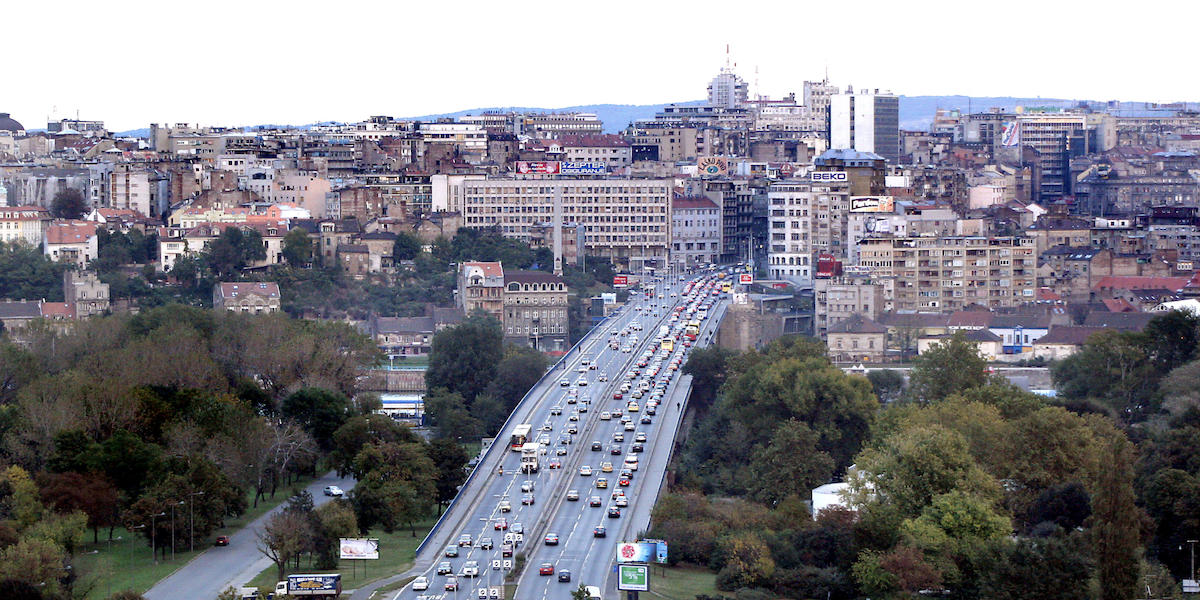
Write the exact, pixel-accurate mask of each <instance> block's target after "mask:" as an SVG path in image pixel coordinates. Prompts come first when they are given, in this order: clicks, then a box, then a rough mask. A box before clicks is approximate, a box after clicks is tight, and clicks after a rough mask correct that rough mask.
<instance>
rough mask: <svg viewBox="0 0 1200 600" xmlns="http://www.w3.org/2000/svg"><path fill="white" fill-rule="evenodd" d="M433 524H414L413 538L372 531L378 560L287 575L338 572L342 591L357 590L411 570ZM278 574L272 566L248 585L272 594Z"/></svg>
mask: <svg viewBox="0 0 1200 600" xmlns="http://www.w3.org/2000/svg"><path fill="white" fill-rule="evenodd" d="M436 522H437V519H436V518H435V517H432V516H431V517H430V518H429V519H427V520H425V521H422V522H420V523H417V535H416V537H414V536H413V534H412V531H411V530H410V529H409V528H408V527H404V528H403V529H399V530H397V531H396V532H395V533H391V534H387V533H384V532H383V531H382V530H376V531H372V532H371V533H370V534H369V535H367V537H369V538H379V560H358V561H352V560H343V561H341V565H339V566H338V568H337V569H336V570H334V571H320V570H315V569H312V568H311V567H306V566H301V567H300V568H299V569H289V570H288V571H287V572H288V573H341V574H342V588H343V589H347V590H353V589H358V588H360V587H362V586H364V585H366V584H368V583H370V582H372V581H375V580H377V579H383V578H384V577H391V576H392V575H395V574H397V573H402V572H404V571H407V570H408V569H409V568H410V567H412V564H413V560H415V558H416V554H417V546H418V545H419V544H420V543H421V541H422V540H424V539H425V535H426V534H428V533H429V530H430V529H431V528H432V527H433V524H434V523H436ZM304 562H307V560H303V561H302V563H304ZM278 574H279V572H278V571H277V570H276V569H275V565H271V566H270V567H269V568H268V569H267V570H265V571H263V572H262V573H259V574H258V576H257V577H255V578H254V579H253V580H252V581H251V582H250V583H249V585H250V586H253V587H257V588H259V589H260V590H263V594H264V595H265V594H266V592H268V591H270V592H273V591H275V583H276V582H277V581H279V579H278V577H277V576H278Z"/></svg>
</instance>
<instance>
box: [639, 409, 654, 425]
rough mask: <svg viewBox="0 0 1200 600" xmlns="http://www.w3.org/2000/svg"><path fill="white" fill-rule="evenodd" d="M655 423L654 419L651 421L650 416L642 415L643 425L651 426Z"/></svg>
mask: <svg viewBox="0 0 1200 600" xmlns="http://www.w3.org/2000/svg"><path fill="white" fill-rule="evenodd" d="M646 410H650V409H649V408H647V409H646ZM653 422H654V419H651V418H650V415H642V425H649V424H651V423H653Z"/></svg>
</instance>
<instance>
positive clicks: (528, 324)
mask: <svg viewBox="0 0 1200 600" xmlns="http://www.w3.org/2000/svg"><path fill="white" fill-rule="evenodd" d="M567 301H568V300H567V284H565V283H563V280H562V278H560V277H558V276H556V275H551V274H549V273H545V272H542V271H505V272H504V312H503V318H502V323H503V327H504V339H505V341H507V342H510V343H514V344H524V345H526V346H529V347H531V348H535V349H537V350H541V351H543V352H566V351H567V350H568V349H570V347H571V344H570V341H569V334H570V329H571V328H570V323H569V322H568V320H567V310H568V306H567Z"/></svg>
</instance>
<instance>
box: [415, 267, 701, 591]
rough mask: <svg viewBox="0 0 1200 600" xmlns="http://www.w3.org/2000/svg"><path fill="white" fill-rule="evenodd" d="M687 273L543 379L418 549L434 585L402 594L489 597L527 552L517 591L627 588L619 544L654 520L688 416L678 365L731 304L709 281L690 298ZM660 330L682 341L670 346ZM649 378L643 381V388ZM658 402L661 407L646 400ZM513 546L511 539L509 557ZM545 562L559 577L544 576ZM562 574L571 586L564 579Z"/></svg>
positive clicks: (638, 300) (595, 334)
mask: <svg viewBox="0 0 1200 600" xmlns="http://www.w3.org/2000/svg"><path fill="white" fill-rule="evenodd" d="M688 281H690V280H685V281H683V282H669V281H664V282H660V283H659V284H658V286H657V288H656V289H655V293H654V296H653V297H649V298H648V297H646V296H645V295H643V294H638V295H637V296H635V297H631V300H630V302H629V303H627V306H626V307H625V308H623V309H622V310H621V311H620V312H619V313H617V314H615V315H612V316H610V317H609V318H608V319H606V320H605V321H604V322H603V323H601V324H600V325H599V326H597V327H596V328H594V329H593V331H592V332H590V333H589V334H588V336H587V337H586V338H585V340H584V341H583V342H581V343H580V344H579V345H578V346H577V347H576V349H574V350H572V352H571V353H569V354H568V356H567V357H566V358H565V359H564V360H562V361H560V363H559V364H558V365H556V366H555V368H554V369H553V370H552V371H551V373H549V374H548V375H547V376H546V377H545V378H543V380H542V382H541V383H539V385H538V386H537V387H535V388H534V390H533V391H532V392H531V394H530V396H528V397H526V399H525V400H524V401H523V402H522V403H521V405H520V406H519V407H518V408H517V411H516V412H515V413H514V415H513V418H511V419H510V420H509V422H508V423H507V424H506V426H505V428H504V430H503V431H502V432H501V434H500V435H499V436H497V438H496V442H495V443H496V445H497V446H499V447H495V448H493V449H492V450H491V451H490V452H489V453H488V454H487V456H486V457H485V459H484V460H483V462H482V463H481V464H480V466H479V467H478V468H477V470H476V472H475V474H474V475H473V476H472V478H471V480H470V481H469V482H468V484H467V485H466V486H465V487H464V488H463V490H462V491H461V492H460V495H459V498H458V499H457V500H456V502H455V505H454V506H453V507H451V509H450V511H449V512H448V513H447V515H446V517H445V518H443V520H442V522H441V524H440V526H439V527H438V528H437V529H436V530H435V531H434V533H433V534H432V535H431V536H430V538H429V539H428V540H427V541H426V543H425V544H424V545H423V547H422V548H421V551H420V553H419V554H418V556H417V562H416V565H417V566H416V568H415V569H414V572H416V573H418V574H419V575H420V576H422V577H424V578H425V579H424V582H426V583H427V584H428V589H427V590H414V589H412V588H413V587H414V586H412V585H409V586H408V587H406V588H405V589H403V590H401V591H400V592H399V593H398V594H397V596H396V597H397V598H402V599H405V600H415V599H416V598H417V596H420V595H426V596H431V597H438V596H443V598H444V600H476V599H477V598H479V594H480V589H481V588H482V589H483V590H484V593H485V594H486V593H487V592H488V591H490V590H491V589H492V588H499V587H500V586H502V585H503V584H504V573H505V571H506V567H508V566H509V565H511V564H512V563H511V562H505V561H513V560H515V557H516V556H517V555H523V556H524V558H525V561H526V564H525V568H524V570H523V571H522V574H521V576H520V578H519V579H518V581H517V591H516V596H515V597H516V598H517V600H541V599H544V598H560V599H562V598H568V597H569V594H570V592H571V591H572V590H574V589H575V588H576V587H578V586H579V584H581V583H582V584H585V585H594V586H598V587H600V588H601V589H602V595H603V597H604V598H616V597H617V595H618V594H617V590H616V578H615V575H613V574H612V564H613V560H614V554H615V547H616V544H617V543H618V542H620V541H632V540H633V539H634V538H636V537H637V536H638V534H639V533H640V532H641V531H642V530H644V529H645V528H646V527H647V525H648V522H649V511H650V508H651V505H652V503H653V502H654V498H655V497H656V495H657V492H658V490H659V488H660V486H661V483H662V477H663V473H664V472H665V468H666V462H667V460H668V459H669V456H670V453H671V446H672V444H673V441H674V435H675V432H676V430H677V428H678V426H679V421H680V419H681V414H680V412H681V408H683V406H682V403H683V400H684V398H685V397H686V389H685V388H686V386H687V382H686V381H684V382H682V383H681V382H680V379H681V376H680V372H679V370H678V369H679V368H680V367H682V365H683V363H685V362H686V356H687V351H688V350H690V347H689V346H698V345H702V344H704V343H706V342H707V340H709V339H710V338H711V336H712V331H713V328H714V327H715V325H716V323H717V322H718V321H719V319H720V316H721V311H722V310H723V308H724V306H723V303H722V302H721V300H720V298H721V296H718V295H716V294H713V293H712V290H713V288H707V289H705V290H704V292H703V296H702V295H701V291H700V287H701V286H699V285H696V286H693V287H694V288H695V289H694V290H693V294H692V295H691V296H686V295H685V294H684V293H683V292H684V289H685V287H686V286H687V283H688ZM715 289H716V290H717V291H718V292H719V291H720V284H719V283H718V284H717V285H716V287H715ZM706 303H707V304H711V305H712V306H711V308H709V310H708V311H707V315H708V316H707V318H704V317H702V316H701V315H702V314H703V312H704V311H700V310H698V309H699V307H700V306H701V305H702V304H706ZM677 308H678V309H679V310H678V311H677V310H676V309H677ZM689 311H694V312H691V313H690V314H689ZM693 320H695V321H700V324H701V329H700V331H699V332H698V334H697V337H696V341H695V342H694V343H691V342H687V336H686V333H687V331H686V328H687V324H688V323H689V322H690V321H693ZM664 327H665V329H663V328H664ZM663 332H666V335H663ZM662 338H666V339H668V340H670V341H671V342H672V343H673V348H670V349H666V348H664V347H663V345H662V344H661V339H662ZM685 342H687V343H685ZM647 353H649V354H647ZM634 371H636V374H633V372H634ZM683 379H685V380H686V379H687V378H686V377H684V378H683ZM623 388H624V389H623ZM639 388H647V389H643V390H642V393H640V394H635V392H637V391H638V389H639ZM616 394H620V395H621V398H620V399H617V398H614V395H616ZM634 395H636V396H638V397H637V398H634V397H633V396H634ZM651 398H653V399H654V400H656V401H657V403H658V405H657V406H656V407H650V406H648V405H647V402H648V401H649V400H651ZM631 400H632V401H633V402H636V403H637V410H636V411H633V410H631V409H632V408H633V406H631V405H629V404H628V403H629V402H630V401H631ZM627 423H628V424H627ZM522 424H528V425H530V426H531V427H530V429H531V431H530V434H529V436H528V437H529V440H528V441H529V442H542V443H543V448H544V452H545V453H544V454H539V455H538V462H539V468H538V470H537V472H536V473H522V472H521V462H522V456H521V454H522V453H521V452H520V451H514V450H512V449H510V436H512V434H513V433H514V431H516V428H517V427H518V426H519V425H522ZM635 446H637V448H635ZM627 461H631V462H627ZM632 461H636V465H635V464H633V462H632ZM622 471H626V472H625V473H624V475H623V474H622ZM602 485H603V486H604V487H601V486H602ZM597 528H603V529H604V532H603V535H601V534H600V533H599V532H598V530H597ZM548 536H551V537H552V538H553V542H554V543H552V544H549V543H547V537H548ZM518 540H519V541H518ZM508 542H511V543H513V545H514V546H515V547H514V548H512V555H511V556H510V555H508V553H509V552H508V548H507V547H506V543H508ZM460 544H461V545H460ZM448 554H456V556H448ZM544 566H545V567H547V568H545V569H543V567H544ZM549 567H552V568H553V574H542V573H544V572H548V571H550V568H549ZM476 569H477V571H476ZM563 571H568V572H569V573H570V581H569V582H565V581H560V579H562V577H560V576H561V575H562V574H563ZM448 583H457V588H454V586H448V585H447V584H448ZM418 587H422V586H418ZM448 587H449V588H450V589H447V588H448Z"/></svg>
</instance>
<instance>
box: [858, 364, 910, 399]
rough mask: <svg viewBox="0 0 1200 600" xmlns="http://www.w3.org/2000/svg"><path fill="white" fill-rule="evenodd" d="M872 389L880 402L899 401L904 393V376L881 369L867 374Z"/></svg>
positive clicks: (890, 370) (897, 372)
mask: <svg viewBox="0 0 1200 600" xmlns="http://www.w3.org/2000/svg"><path fill="white" fill-rule="evenodd" d="M867 379H868V380H869V381H870V382H871V389H872V391H874V392H875V397H876V398H879V401H880V402H890V401H892V400H897V399H899V398H900V395H901V394H902V393H903V392H904V375H902V374H901V373H900V372H899V371H895V370H892V369H880V370H878V371H871V372H870V373H867Z"/></svg>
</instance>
